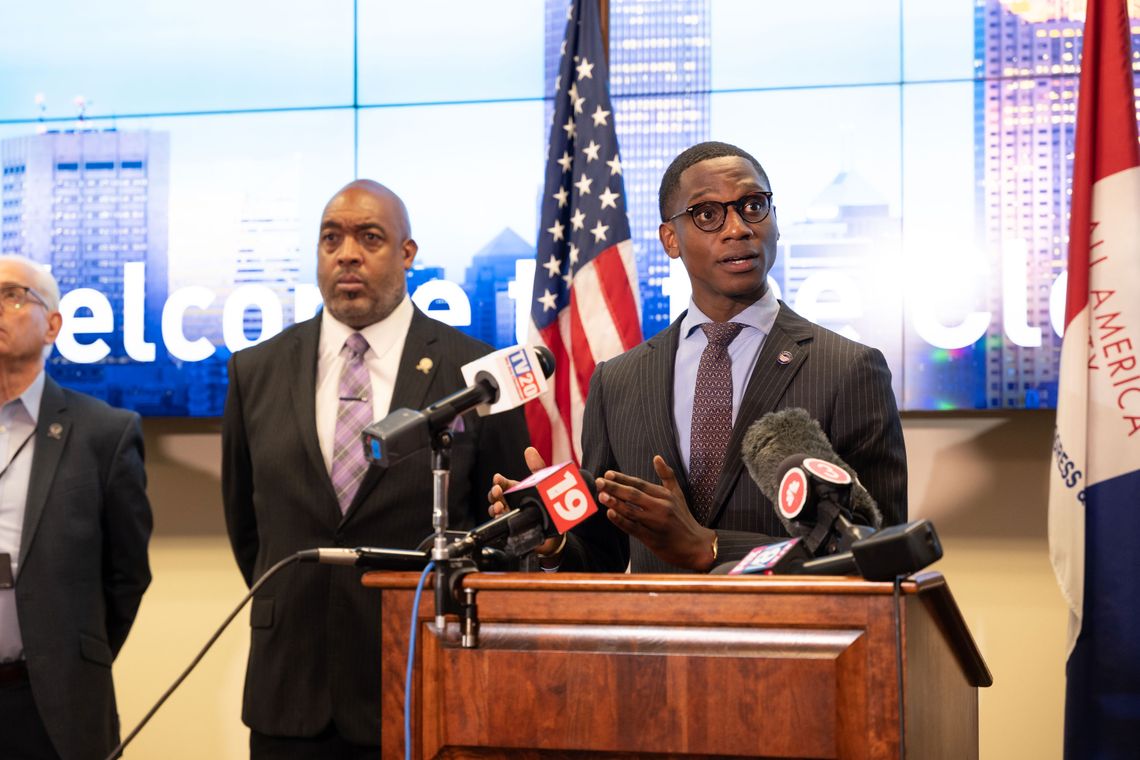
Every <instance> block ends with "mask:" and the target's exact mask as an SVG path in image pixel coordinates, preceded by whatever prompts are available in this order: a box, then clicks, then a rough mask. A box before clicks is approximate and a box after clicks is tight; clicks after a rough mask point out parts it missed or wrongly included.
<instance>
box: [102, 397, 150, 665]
mask: <svg viewBox="0 0 1140 760" xmlns="http://www.w3.org/2000/svg"><path fill="white" fill-rule="evenodd" d="M103 503H104V505H105V507H104V512H103V598H104V603H105V605H106V610H107V643H108V645H109V646H110V647H111V652H112V653H113V654H116V655H117V654H118V653H119V650H120V649H121V648H122V646H123V642H124V641H126V640H127V633H128V632H129V631H130V629H131V624H132V623H133V622H134V620H135V613H136V612H138V608H139V602H141V601H142V595H143V592H144V591H146V588H147V586H148V585H150V565H149V563H148V561H147V542H148V541H149V539H150V532H151V526H152V517H151V511H150V501H148V499H147V495H146V470H145V469H144V467H143V436H142V427H141V425H140V423H139V417H138V415H136V414H132V415H131V416H130V418H129V421H128V422H127V424H126V426H125V427H124V428H123V431H122V434H121V435H120V436H119V440H118V445H117V446H116V447H115V452H114V456H113V457H112V459H111V466H110V470H109V472H108V476H107V482H106V486H105V493H104V502H103Z"/></svg>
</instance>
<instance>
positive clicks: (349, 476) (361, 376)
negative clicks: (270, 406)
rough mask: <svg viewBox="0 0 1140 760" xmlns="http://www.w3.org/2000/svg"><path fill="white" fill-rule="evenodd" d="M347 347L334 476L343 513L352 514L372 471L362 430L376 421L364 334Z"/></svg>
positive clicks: (351, 337)
mask: <svg viewBox="0 0 1140 760" xmlns="http://www.w3.org/2000/svg"><path fill="white" fill-rule="evenodd" d="M344 345H345V348H347V349H348V351H349V356H348V361H346V362H345V363H344V368H343V369H342V370H341V372H340V385H339V386H338V393H339V395H340V404H339V405H338V407H337V411H336V434H335V435H334V437H333V460H332V472H331V473H330V475H331V477H332V484H333V488H334V489H336V498H337V501H338V502H340V511H341V514H344V513H345V512H347V511H348V507H349V505H350V504H352V499H353V497H355V496H356V490H357V489H358V488H359V487H360V481H361V480H362V479H363V478H364V472H365V471H366V470H367V469H368V462H367V461H366V460H365V459H364V444H363V443H361V440H360V431H361V430H363V429H364V427H365V426H366V425H368V423H370V422H372V381H371V380H370V379H369V377H368V367H366V366H365V365H364V352H365V351H367V350H368V341H367V340H365V339H364V336H363V335H361V334H360V333H353V334H352V335H349V336H348V340H346V341H345V342H344Z"/></svg>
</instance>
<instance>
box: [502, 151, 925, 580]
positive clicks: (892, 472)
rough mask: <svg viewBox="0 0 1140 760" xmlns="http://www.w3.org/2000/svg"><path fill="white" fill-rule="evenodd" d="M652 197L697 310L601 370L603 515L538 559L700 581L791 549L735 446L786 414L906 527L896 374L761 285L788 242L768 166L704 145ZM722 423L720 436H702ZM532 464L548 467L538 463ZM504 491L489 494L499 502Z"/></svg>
mask: <svg viewBox="0 0 1140 760" xmlns="http://www.w3.org/2000/svg"><path fill="white" fill-rule="evenodd" d="M659 197H660V207H661V219H662V222H661V227H660V238H661V243H662V245H663V246H664V248H665V251H666V252H667V253H668V255H669V256H670V257H671V258H675V259H676V258H679V259H680V260H681V261H682V263H683V264H684V265H685V269H686V271H687V272H688V275H689V280H690V281H691V283H692V300H691V302H690V305H689V309H688V311H686V312H685V313H684V314H682V315H681V317H680V318H679V319H677V320H676V321H675V322H674V323H673V324H672V325H670V326H669V327H668V328H667V329H666V330H664V331H662V332H661V333H659V334H658V335H656V336H654V337H653V338H650V339H649V340H647V341H645V342H644V343H642V344H641V345H639V346H636V347H635V348H633V349H631V350H629V351H627V352H626V353H624V354H622V355H621V356H618V357H616V358H614V359H611V360H609V361H607V362H603V363H600V364H598V366H597V369H596V370H595V372H594V375H593V378H592V379H591V381H590V392H589V396H588V398H587V402H586V410H585V416H584V420H583V432H582V452H583V461H582V466H583V469H586V470H589V471H590V472H592V473H595V474H597V475H599V476H601V477H599V479H598V481H597V483H598V489H599V501H600V502H601V504H602V506H603V507H604V509H603V510H600V511H599V513H598V514H597V515H595V516H594V517H592V518H591V519H589V520H587V521H586V522H585V523H583V524H582V525H580V526H578V527H577V528H575V529H574V530H573V531H572V532H571V533H570V534H567V536H566V540H565V542H563V543H562V544H561V546H558V545H556V544H553V543H551V544H550V545H549V546H544V547H543V550H542V551H546V552H549V555H548V556H546V557H543V559H542V563H543V565H544V567H546V568H547V569H553V568H556V567H557V568H559V569H561V570H563V571H567V570H595V571H611V572H620V571H622V570H624V569H625V568H626V566H627V564H628V565H629V566H630V567H631V569H632V571H633V572H707V571H708V570H710V569H711V568H712V567H714V566H715V565H717V564H719V563H723V562H727V561H732V560H737V559H740V558H741V557H743V556H744V555H745V554H747V553H748V551H749V550H751V549H752V548H753V547H755V546H757V545H759V544H764V543H770V542H772V541H775V540H779V539H780V538H784V537H786V536H787V534H786V532H785V531H784V529H783V526H782V525H781V523H780V521H779V519H778V517H777V516H776V512H775V510H774V508H773V506H772V504H771V502H770V501H769V500H768V499H767V498H766V497H765V496H764V495H763V494H762V493H761V492H760V489H759V488H758V487H757V486H756V484H755V483H754V482H753V481H752V479H751V478H750V477H749V475H748V473H747V471H746V470H745V468H744V466H743V462H742V460H741V443H742V440H743V438H744V434H745V432H746V431H747V429H748V427H749V426H750V425H751V424H752V423H753V422H754V421H755V420H756V419H758V418H759V417H761V416H762V415H764V414H766V413H768V412H772V411H776V410H779V409H785V408H790V407H802V408H804V409H806V410H807V411H808V412H809V413H810V414H811V415H812V416H813V417H814V418H815V419H816V420H817V421H818V422H819V423H820V425H821V427H822V428H823V431H824V433H825V434H826V435H827V437H828V439H829V440H830V441H831V444H832V446H833V447H834V449H835V450H836V452H837V453H838V454H839V456H840V457H842V458H843V459H844V460H845V461H846V462H847V463H848V464H850V465H851V466H852V468H854V470H855V471H856V472H857V473H858V474H859V478H860V481H861V482H862V484H863V485H864V486H865V487H866V488H867V490H868V491H869V492H870V493H871V495H872V496H873V497H874V498H875V500H876V501H877V502H878V504H879V507H880V510H881V511H882V513H883V522H884V524H895V523H900V522H905V521H906V517H907V503H906V451H905V447H904V443H903V435H902V425H901V422H900V420H899V415H898V408H897V406H896V404H895V398H894V394H893V392H892V390H891V374H890V370H889V369H888V368H887V364H886V361H885V359H884V358H883V355H882V353H881V352H880V351H878V350H877V349H874V348H870V347H867V346H864V345H861V344H859V343H856V342H854V341H851V340H848V339H846V338H844V337H842V336H840V335H837V334H836V333H834V332H831V331H829V330H826V329H824V328H822V327H820V326H818V325H815V324H813V323H811V322H809V321H808V320H806V319H804V318H803V317H801V316H799V315H798V314H796V313H795V312H794V311H792V310H791V309H789V308H788V307H787V306H786V305H785V304H783V303H781V302H779V301H778V300H777V299H776V297H775V295H774V294H773V293H772V292H771V290H770V289H769V288H768V287H767V282H766V281H767V275H768V272H769V271H770V270H771V268H772V264H773V263H774V262H775V257H776V241H777V240H778V239H779V236H780V233H779V229H778V227H777V225H776V210H775V207H774V206H773V205H772V192H771V185H770V183H769V181H768V177H767V174H766V173H765V172H764V170H763V168H762V167H761V166H760V164H759V162H757V161H756V159H755V158H753V157H752V156H751V155H749V154H748V153H747V152H745V151H743V150H741V149H740V148H737V147H736V146H733V145H728V144H725V143H717V142H708V143H701V144H699V145H695V146H693V147H692V148H689V149H688V150H686V151H684V152H683V153H681V154H680V155H679V156H678V157H677V158H676V159H674V161H673V163H672V164H671V165H670V166H669V168H668V169H667V170H666V172H665V175H664V177H663V178H662V181H661V191H660V196H659ZM729 323H736V324H735V325H729ZM726 326H729V328H728V331H727V332H728V334H729V336H730V337H727V338H726V341H727V343H726V349H725V350H726V352H727V356H728V357H729V359H730V361H724V362H723V363H722V364H720V365H717V366H718V369H716V370H715V371H714V372H712V373H711V374H712V375H714V376H716V377H718V378H719V382H720V383H721V386H720V395H719V396H717V398H719V399H720V401H718V402H717V403H720V406H721V407H722V408H719V411H718V410H715V409H712V408H711V407H710V406H709V403H708V402H707V401H706V400H705V399H704V398H703V397H702V393H701V392H699V391H698V390H695V389H699V388H702V387H706V386H707V385H708V377H709V375H707V374H702V371H701V370H700V369H699V367H700V366H701V364H702V361H703V357H704V355H705V353H706V348H707V347H708V346H709V343H710V340H713V338H709V337H706V334H707V335H710V336H711V335H714V334H715V333H717V332H723V331H724V330H725V327H726ZM722 359H723V357H722ZM729 375H730V376H731V379H730V380H729V378H728V376H729ZM715 384H716V383H715V382H714V385H715ZM730 391H731V392H730ZM714 395H715V394H714ZM729 397H731V398H730V399H729ZM730 401H731V408H729V402H730ZM715 406H716V405H715V404H713V407H715ZM716 414H719V415H721V416H722V417H723V422H724V424H723V435H722V436H721V437H720V438H718V437H717V436H716V435H711V434H710V433H709V432H708V430H707V429H706V428H707V421H708V417H710V416H714V415H716ZM710 439H711V440H715V441H717V443H716V444H715V445H713V446H712V447H711V448H712V449H713V452H712V456H710V455H709V449H710V446H709V445H708V441H709V440H710ZM721 452H723V455H722V454H721ZM698 457H699V459H700V461H698ZM710 459H711V460H712V462H713V463H712V464H711V465H710V464H709V460H710ZM527 460H528V464H529V465H530V466H531V467H532V468H533V467H536V466H537V465H539V464H541V458H540V457H539V456H538V453H537V452H536V451H534V450H533V449H530V450H528V451H527ZM702 469H703V471H701V470H702ZM698 481H699V482H700V488H699V489H698V487H697V486H698ZM504 485H507V481H506V480H504V479H501V478H500V479H497V480H496V487H495V488H494V489H492V493H491V498H492V500H495V499H497V497H498V490H497V489H499V488H501V487H502V486H504ZM694 502H696V504H697V507H696V508H695V509H694V508H693V507H692V506H691V505H693V504H694ZM496 511H498V507H497V506H496V507H493V508H492V512H496Z"/></svg>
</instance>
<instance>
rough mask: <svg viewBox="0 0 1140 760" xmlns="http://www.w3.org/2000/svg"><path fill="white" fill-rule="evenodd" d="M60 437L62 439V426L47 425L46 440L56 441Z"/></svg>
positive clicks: (54, 423)
mask: <svg viewBox="0 0 1140 760" xmlns="http://www.w3.org/2000/svg"><path fill="white" fill-rule="evenodd" d="M61 437H63V425H61V424H59V423H58V422H53V423H51V424H50V425H48V438H54V439H56V440H57V441H58V440H59V439H60V438H61Z"/></svg>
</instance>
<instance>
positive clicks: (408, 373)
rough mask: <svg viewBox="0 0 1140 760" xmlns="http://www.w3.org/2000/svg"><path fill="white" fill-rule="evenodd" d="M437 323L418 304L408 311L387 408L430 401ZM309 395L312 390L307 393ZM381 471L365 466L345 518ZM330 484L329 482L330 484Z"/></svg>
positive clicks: (436, 358)
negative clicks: (429, 389)
mask: <svg viewBox="0 0 1140 760" xmlns="http://www.w3.org/2000/svg"><path fill="white" fill-rule="evenodd" d="M437 326H438V323H437V322H436V321H435V320H433V319H432V318H431V317H429V316H427V315H426V314H424V313H423V312H422V311H420V310H419V309H418V308H416V309H415V311H414V313H413V314H412V323H411V324H410V325H409V326H408V335H407V337H406V338H405V339H404V352H403V353H402V354H401V355H400V366H399V369H397V370H396V385H395V387H393V388H392V403H391V404H390V405H389V406H388V409H389V411H395V410H397V409H421V408H423V407H424V406H426V405H427V404H428V403H429V402H430V401H436V400H437V399H430V400H429V399H428V398H427V393H428V388H430V387H431V384H432V380H433V379H434V378H435V376H436V373H437V372H439V367H440V362H441V361H442V359H443V357H442V355H441V351H442V349H441V347H440V346H439V345H438V343H437V341H436V335H437V332H438V331H437ZM309 395H310V396H312V394H311V393H310V394H309ZM384 475H385V471H384V470H382V469H380V468H379V467H369V468H368V470H367V471H366V472H365V473H364V479H363V480H362V481H360V488H359V489H358V490H357V492H356V496H355V497H354V498H353V500H352V504H351V505H349V508H348V510H347V511H346V512H345V514H344V519H345V520H347V519H348V518H350V517H351V516H352V514H353V513H354V512H355V511H356V510H357V508H358V507H359V506H360V504H361V502H363V501H364V500H365V499H366V498H367V497H368V494H370V493H371V492H372V491H373V489H375V488H376V486H377V484H378V483H379V482H380V481H381V480H382V479H383V477H384ZM330 487H331V484H330Z"/></svg>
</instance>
